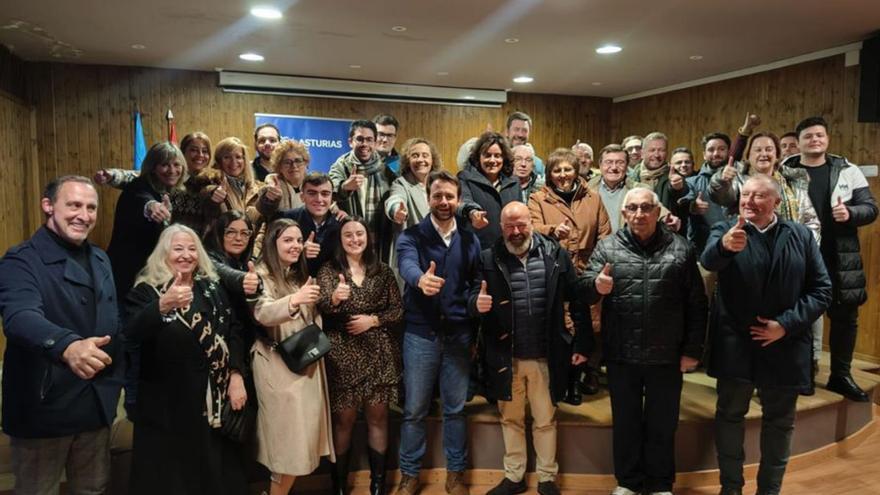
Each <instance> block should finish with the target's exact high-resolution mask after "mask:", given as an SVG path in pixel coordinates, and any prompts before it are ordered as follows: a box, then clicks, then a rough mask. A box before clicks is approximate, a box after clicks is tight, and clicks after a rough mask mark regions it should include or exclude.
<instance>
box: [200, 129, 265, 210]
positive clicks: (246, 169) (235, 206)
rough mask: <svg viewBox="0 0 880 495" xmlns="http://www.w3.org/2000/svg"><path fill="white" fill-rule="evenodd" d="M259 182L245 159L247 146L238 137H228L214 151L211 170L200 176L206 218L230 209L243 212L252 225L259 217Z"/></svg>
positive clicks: (246, 158)
mask: <svg viewBox="0 0 880 495" xmlns="http://www.w3.org/2000/svg"><path fill="white" fill-rule="evenodd" d="M260 185H261V184H260V183H259V182H257V181H256V180H255V179H254V171H253V168H252V167H251V166H250V163H249V162H248V157H247V147H246V146H245V145H244V143H242V142H241V140H240V139H238V138H237V137H228V138H226V139H224V140H222V141H220V142H219V143H217V147H216V148H215V149H214V163H213V164H212V165H211V170H206V171H205V173H203V174H201V177H200V186H201V191H202V196H203V198H205V201H204V209H205V216H206V217H207V218H209V219H213V218H216V217H217V215H219V214H220V213H223V212H224V211H229V210H238V211H241V212H243V213H245V214H246V215H247V217H248V219H250V221H251V222H254V223H257V222H258V221H259V219H260V218H261V215H260V212H259V211H258V210H257V200H258V199H259V192H260Z"/></svg>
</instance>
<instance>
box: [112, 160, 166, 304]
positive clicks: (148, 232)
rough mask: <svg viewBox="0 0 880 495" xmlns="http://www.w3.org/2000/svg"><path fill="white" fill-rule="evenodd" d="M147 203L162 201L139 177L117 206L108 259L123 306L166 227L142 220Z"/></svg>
mask: <svg viewBox="0 0 880 495" xmlns="http://www.w3.org/2000/svg"><path fill="white" fill-rule="evenodd" d="M150 201H159V202H161V201H162V197H161V196H160V195H159V193H158V192H157V191H156V190H155V189H153V187H152V186H151V185H150V183H149V182H147V180H146V178H144V177H138V178H136V179H135V180H133V181H131V182H129V183H128V184H127V185H126V186H125V188H124V189H123V190H122V194H121V195H120V196H119V200H117V202H116V213H114V215H113V234H112V236H111V238H110V245H108V246H107V255H108V256H110V262H111V263H112V264H113V278H114V279H115V280H116V291H117V294H118V298H119V301H120V302H124V300H125V296H126V295H127V294H128V291H129V290H131V288H132V287H133V286H134V279H135V277H137V274H138V272H139V271H141V269H142V268H143V267H144V265H146V264H147V258H149V257H150V253H152V252H153V248H155V247H156V242H157V241H158V240H159V235H160V234H161V233H162V230H164V229H165V225H163V224H161V223H156V222H152V221H150V220H148V219H147V218H146V217H144V206H146V204H147V203H148V202H150Z"/></svg>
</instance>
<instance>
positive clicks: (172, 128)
mask: <svg viewBox="0 0 880 495" xmlns="http://www.w3.org/2000/svg"><path fill="white" fill-rule="evenodd" d="M165 120H166V121H167V122H168V141H169V142H171V143H174V144H175V145H176V144H177V124H175V123H174V114H173V113H171V109H170V108H169V109H168V112H167V113H166V114H165Z"/></svg>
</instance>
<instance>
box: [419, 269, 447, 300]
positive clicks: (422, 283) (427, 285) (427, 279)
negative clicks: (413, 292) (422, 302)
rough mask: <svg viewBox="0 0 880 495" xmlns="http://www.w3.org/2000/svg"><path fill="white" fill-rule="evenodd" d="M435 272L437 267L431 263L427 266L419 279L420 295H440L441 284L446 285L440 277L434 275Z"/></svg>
mask: <svg viewBox="0 0 880 495" xmlns="http://www.w3.org/2000/svg"><path fill="white" fill-rule="evenodd" d="M436 270H437V265H436V264H435V263H434V262H433V261H432V262H431V263H430V264H429V265H428V271H426V272H425V273H424V274H423V275H422V276H421V277H419V289H421V290H422V294H424V295H426V296H434V295H437V294H439V293H440V289H442V288H443V284H444V283H446V280H444V279H443V278H441V277H438V276H437V275H435V273H434V272H435V271H436Z"/></svg>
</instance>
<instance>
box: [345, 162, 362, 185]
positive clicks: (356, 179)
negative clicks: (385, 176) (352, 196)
mask: <svg viewBox="0 0 880 495" xmlns="http://www.w3.org/2000/svg"><path fill="white" fill-rule="evenodd" d="M358 172H359V170H358V167H357V166H355V167H354V168H353V169H352V170H351V175H349V176H348V178H347V179H345V181H344V182H343V183H342V189H343V190H345V191H357V190H358V189H360V188H361V185H362V184H363V183H364V176H363V175H361V174H360V173H358Z"/></svg>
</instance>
